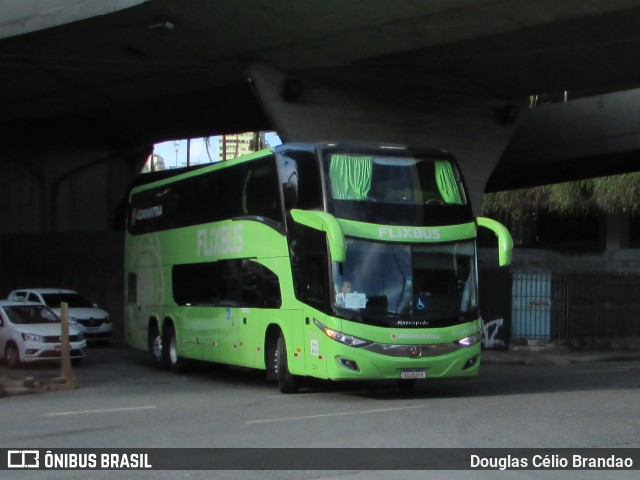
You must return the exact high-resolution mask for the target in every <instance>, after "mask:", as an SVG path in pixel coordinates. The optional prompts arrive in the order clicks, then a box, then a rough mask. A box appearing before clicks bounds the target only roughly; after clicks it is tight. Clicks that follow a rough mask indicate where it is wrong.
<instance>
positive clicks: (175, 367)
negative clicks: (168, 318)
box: [162, 324, 189, 373]
mask: <svg viewBox="0 0 640 480" xmlns="http://www.w3.org/2000/svg"><path fill="white" fill-rule="evenodd" d="M162 355H163V356H164V358H165V361H166V363H167V364H168V365H169V368H170V369H171V371H173V372H176V373H181V372H185V371H186V370H188V368H189V361H188V360H187V359H186V358H182V357H181V356H180V355H178V340H177V339H176V331H175V328H174V327H173V325H172V324H167V325H166V326H165V327H164V329H163V332H162Z"/></svg>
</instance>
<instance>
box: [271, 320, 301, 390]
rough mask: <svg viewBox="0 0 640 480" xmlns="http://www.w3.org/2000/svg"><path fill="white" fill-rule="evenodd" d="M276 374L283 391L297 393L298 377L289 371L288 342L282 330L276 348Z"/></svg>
mask: <svg viewBox="0 0 640 480" xmlns="http://www.w3.org/2000/svg"><path fill="white" fill-rule="evenodd" d="M275 367H276V376H277V378H278V387H280V392H281V393H296V392H297V391H298V388H299V382H298V378H297V377H296V376H295V375H292V374H291V372H289V362H288V360H287V344H286V342H285V340H284V335H283V334H282V332H280V336H279V337H278V346H277V348H276V361H275Z"/></svg>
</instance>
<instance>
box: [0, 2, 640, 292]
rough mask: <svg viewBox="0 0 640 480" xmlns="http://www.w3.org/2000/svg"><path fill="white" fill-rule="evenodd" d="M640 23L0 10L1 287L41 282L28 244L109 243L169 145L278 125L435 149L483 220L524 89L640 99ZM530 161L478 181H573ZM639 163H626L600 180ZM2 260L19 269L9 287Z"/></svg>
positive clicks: (499, 15)
mask: <svg viewBox="0 0 640 480" xmlns="http://www.w3.org/2000/svg"><path fill="white" fill-rule="evenodd" d="M639 24H640V1H638V0H590V1H585V0H570V1H565V2H558V1H556V0H448V1H446V2H444V1H443V2H427V1H423V0H403V1H398V0H393V1H391V0H389V1H386V0H380V1H371V0H351V1H349V2H344V1H341V0H325V1H322V2H318V1H311V0H299V1H295V2H294V1H289V0H270V1H269V2H264V1H260V0H245V1H243V2H237V1H233V0H217V1H211V0H190V1H189V2H184V1H180V0H48V1H36V0H5V2H4V4H3V10H2V12H0V109H1V111H2V115H1V116H0V145H2V154H0V168H2V172H3V174H2V176H1V177H0V212H1V213H0V215H1V218H2V221H1V222H0V234H4V237H3V238H2V239H1V240H0V241H2V244H0V247H1V248H2V254H3V256H4V265H7V262H9V263H10V264H11V268H10V269H9V270H10V271H11V272H12V273H11V276H12V278H13V281H15V282H17V281H21V282H27V281H29V282H33V281H36V280H38V279H43V278H44V279H50V278H52V276H51V274H50V272H49V273H47V272H43V271H41V270H39V269H40V268H41V267H40V266H39V265H40V264H41V259H40V257H39V254H34V253H33V251H42V249H43V241H42V238H43V237H41V236H39V235H40V234H42V233H43V232H46V233H51V232H63V233H64V232H85V233H87V234H89V232H97V235H98V236H97V237H95V238H93V237H92V238H93V240H91V241H92V242H95V243H96V244H99V245H100V248H101V249H102V248H107V247H106V246H105V244H104V242H105V240H104V238H105V237H104V232H105V231H108V230H111V229H113V228H114V227H115V226H116V225H117V224H118V221H119V220H120V219H121V218H123V217H122V208H121V207H122V201H123V199H124V197H125V194H126V190H127V187H128V182H129V180H130V179H131V177H132V176H133V175H134V174H135V173H136V172H137V170H138V168H139V166H140V163H141V162H142V161H143V159H144V158H145V156H146V155H147V154H148V153H149V151H150V146H151V144H152V143H154V142H157V141H161V140H167V139H172V138H184V137H195V136H203V135H212V134H221V133H231V132H238V131H247V130H255V129H267V128H273V129H275V130H277V131H278V132H279V134H280V135H281V137H282V138H283V139H284V140H286V141H290V140H311V139H312V140H319V139H335V140H340V139H352V140H371V139H375V140H380V141H391V142H402V143H418V144H428V145H432V146H438V147H443V148H447V149H449V150H450V151H452V152H453V153H454V154H455V155H456V156H457V157H458V158H459V160H460V162H461V164H462V167H463V169H464V173H465V176H466V178H467V181H468V183H469V184H470V187H471V192H472V197H473V198H472V200H473V202H474V204H475V205H476V207H478V206H479V203H480V198H481V195H482V193H483V191H484V190H485V185H486V183H487V181H488V179H489V177H490V175H491V174H492V172H493V171H494V168H495V167H496V165H498V162H499V161H500V158H501V156H502V154H503V152H504V151H505V149H506V148H507V145H508V143H509V141H510V139H511V138H512V136H513V135H514V132H516V129H517V128H518V117H520V122H521V123H522V125H523V126H524V125H526V124H527V123H528V120H527V119H526V118H525V117H526V116H527V115H528V114H529V113H531V112H528V111H527V97H528V96H529V95H531V94H537V93H555V92H562V91H565V90H569V91H571V92H573V93H579V94H585V93H588V92H593V91H598V92H602V91H609V92H610V91H618V90H627V89H631V88H635V87H637V86H638V85H640V63H638V62H637V52H638V51H639V50H640V35H638V34H637V25H639ZM567 105H570V104H567ZM574 105H575V104H574ZM554 108H556V109H557V111H560V110H563V109H564V108H570V107H566V106H565V107H563V106H558V107H554ZM594 108H597V104H595V106H592V107H590V108H589V109H587V110H586V111H584V112H583V113H584V116H586V117H587V118H588V117H589V116H591V115H592V113H593V111H594V110H593V109H594ZM614 115H615V114H614ZM552 116H553V117H554V118H556V119H557V118H562V114H561V113H554V114H553V115H552ZM533 122H534V123H535V119H534V120H533ZM530 125H531V124H530ZM542 125H548V122H547V123H545V122H543V123H542ZM594 126H596V127H597V125H594ZM621 127H622V128H624V129H629V128H631V129H632V130H633V131H634V132H635V134H636V135H637V130H638V128H637V125H636V124H633V123H629V122H626V123H624V125H622V126H621ZM529 132H531V129H529ZM613 134H614V135H615V132H614V133H613ZM529 138H533V139H534V141H535V142H536V143H537V139H538V138H539V134H537V133H535V132H534V133H533V134H532V133H529ZM625 148H627V149H628V150H627V152H634V151H636V150H637V149H638V145H636V144H635V143H633V142H632V143H630V144H628V145H627V146H626V147H625ZM525 151H527V152H531V149H529V148H528V147H527V143H526V141H525V143H524V144H521V145H520V147H518V148H515V149H514V148H511V149H510V152H511V153H510V155H509V156H504V157H502V160H501V161H500V164H499V165H498V168H497V169H495V172H494V173H493V177H492V178H491V183H490V184H489V186H490V187H491V186H493V187H494V188H506V187H508V186H509V185H520V184H523V183H526V180H527V179H529V180H530V178H529V177H528V176H526V175H525V176H524V177H523V175H522V172H523V169H522V168H520V167H521V166H522V165H526V166H527V168H528V169H529V171H531V172H536V181H537V182H544V181H549V180H558V178H556V177H553V178H552V177H551V176H549V175H547V174H546V173H545V172H547V173H548V172H553V173H554V174H557V173H558V171H559V170H558V169H553V168H545V169H542V168H537V166H539V165H540V163H545V164H556V163H558V162H562V164H563V165H564V173H563V175H562V178H568V177H570V176H572V175H574V173H575V171H576V169H575V168H574V165H579V162H580V158H581V156H582V155H578V156H576V155H573V153H574V152H569V153H568V154H567V155H564V156H563V155H560V156H555V157H554V156H553V155H551V156H548V155H545V157H544V158H540V156H537V155H533V156H532V155H528V156H526V155H519V154H518V152H525ZM547 153H548V152H547ZM605 153H606V152H605ZM620 158H622V157H620ZM550 159H551V160H550ZM601 163H602V162H601ZM636 168H637V166H636V164H635V162H634V161H633V156H632V155H628V156H627V157H625V158H624V159H623V160H621V161H620V162H618V163H616V166H615V168H613V169H610V171H614V170H615V171H623V170H628V169H636ZM607 170H608V169H607V168H606V167H605V168H603V169H601V171H600V172H599V173H608V172H607ZM523 178H524V180H523ZM100 232H103V233H100ZM16 234H37V235H38V236H36V237H29V238H30V240H29V241H25V239H24V237H17V236H16ZM90 235H93V233H91V234H90ZM82 238H83V237H74V240H71V239H68V240H67V241H66V242H65V244H64V245H70V244H74V243H76V244H77V243H78V242H83V240H82ZM114 241H117V237H114ZM29 242H32V243H29ZM44 243H47V244H50V243H56V242H44ZM85 243H86V242H85ZM108 243H109V242H107V244H108ZM27 245H30V246H29V247H27ZM56 245H60V244H57V243H56ZM16 249H23V250H26V253H27V254H26V255H25V254H24V252H23V254H22V255H19V256H17V257H16V255H15V254H14V253H15V250H16ZM63 250H64V249H63ZM74 251H78V249H75V250H74ZM87 252H88V253H87V255H91V253H90V252H91V250H88V251H87ZM67 254H68V252H67ZM36 257H37V259H36ZM8 258H9V260H7V259H8ZM16 258H22V259H25V258H29V259H31V260H29V262H32V263H33V271H32V272H31V273H29V274H27V273H24V272H19V273H16V270H20V269H21V268H22V267H21V265H23V263H24V260H23V263H20V262H18V260H16ZM69 275H70V277H71V274H69ZM31 279H36V280H31ZM20 286H22V285H20ZM0 287H2V285H0ZM4 288H7V286H4Z"/></svg>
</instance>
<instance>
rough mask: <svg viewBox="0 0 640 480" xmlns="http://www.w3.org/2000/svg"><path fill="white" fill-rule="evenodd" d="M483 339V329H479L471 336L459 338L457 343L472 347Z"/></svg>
mask: <svg viewBox="0 0 640 480" xmlns="http://www.w3.org/2000/svg"><path fill="white" fill-rule="evenodd" d="M481 340H482V331H479V332H477V333H474V334H473V335H471V336H469V337H465V338H461V339H460V340H458V342H457V343H458V345H462V346H463V347H470V346H472V345H475V344H476V343H478V342H480V341H481Z"/></svg>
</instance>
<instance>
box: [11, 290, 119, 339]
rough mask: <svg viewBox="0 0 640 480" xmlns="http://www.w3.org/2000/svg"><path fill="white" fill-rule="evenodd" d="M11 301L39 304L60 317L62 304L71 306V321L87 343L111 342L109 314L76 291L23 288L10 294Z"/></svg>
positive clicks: (111, 325)
mask: <svg viewBox="0 0 640 480" xmlns="http://www.w3.org/2000/svg"><path fill="white" fill-rule="evenodd" d="M9 300H14V301H28V302H38V303H42V304H44V305H47V306H48V307H49V308H51V309H52V310H53V311H54V312H56V314H58V315H60V303H62V302H66V303H67V304H68V305H69V320H70V321H71V322H73V321H74V320H75V322H76V323H77V327H78V329H79V330H80V331H81V332H82V333H83V334H84V337H85V338H86V339H87V341H89V342H91V341H92V340H96V341H103V342H109V341H110V340H111V335H112V331H113V324H112V323H111V319H110V318H109V314H108V313H107V312H105V311H104V310H102V309H101V308H98V306H97V305H95V304H93V303H91V302H90V301H89V300H87V299H86V298H84V297H83V296H82V295H80V294H79V293H78V292H76V291H75V290H68V289H62V288H22V289H20V290H14V291H13V292H11V293H10V294H9Z"/></svg>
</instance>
